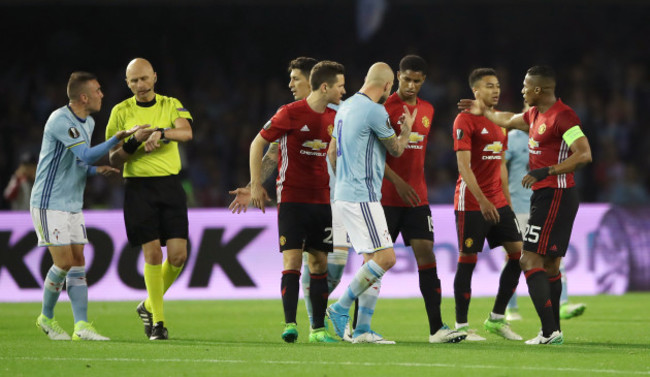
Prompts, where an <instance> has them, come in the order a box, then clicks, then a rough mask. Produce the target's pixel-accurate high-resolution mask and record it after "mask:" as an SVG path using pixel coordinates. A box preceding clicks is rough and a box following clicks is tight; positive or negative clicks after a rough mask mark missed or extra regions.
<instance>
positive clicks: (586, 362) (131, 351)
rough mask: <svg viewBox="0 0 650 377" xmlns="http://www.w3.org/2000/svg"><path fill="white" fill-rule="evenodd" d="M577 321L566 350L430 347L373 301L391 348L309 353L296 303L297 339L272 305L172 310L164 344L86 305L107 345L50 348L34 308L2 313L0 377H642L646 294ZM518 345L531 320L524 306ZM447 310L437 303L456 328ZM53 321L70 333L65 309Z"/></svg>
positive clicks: (481, 305) (341, 347)
mask: <svg viewBox="0 0 650 377" xmlns="http://www.w3.org/2000/svg"><path fill="white" fill-rule="evenodd" d="M573 300H574V301H576V302H577V301H581V302H585V303H586V304H587V310H586V312H585V314H584V315H583V316H582V317H579V318H574V319H571V320H567V321H563V323H562V328H563V331H564V335H565V344H564V345H561V346H527V345H525V344H524V343H523V342H513V341H506V340H504V339H501V338H498V337H497V336H494V335H491V334H486V337H487V339H488V340H487V341H485V342H467V341H465V342H462V343H459V344H435V345H434V344H429V343H428V325H427V321H426V314H425V312H424V304H423V302H422V300H421V299H408V300H394V299H381V298H380V300H379V302H378V304H377V309H376V311H375V318H374V320H373V328H374V329H375V330H376V331H377V332H380V333H381V334H382V335H384V337H386V338H387V339H391V340H395V341H397V344H396V345H373V344H366V345H352V344H347V343H341V344H309V343H307V339H308V332H309V328H308V324H307V320H306V315H305V310H304V304H303V303H302V301H301V302H300V303H299V307H298V309H299V310H298V321H299V324H298V325H299V331H300V335H299V338H298V342H297V343H296V344H285V343H283V342H282V340H281V339H280V333H281V332H282V328H283V326H282V321H283V316H282V304H281V302H280V300H279V299H278V300H257V301H253V300H247V301H170V302H166V303H165V315H166V317H167V326H168V328H169V333H170V337H171V339H170V340H169V341H167V342H151V341H149V340H147V339H146V338H145V335H144V331H143V329H142V325H141V322H140V319H139V318H138V316H137V315H136V313H135V307H136V305H137V303H135V302H92V301H91V303H90V308H89V318H90V320H91V321H94V323H95V326H96V327H97V328H98V329H99V331H100V332H101V333H103V334H104V335H106V336H109V337H111V338H112V340H111V341H110V342H71V341H57V342H55V341H50V340H49V339H48V338H47V337H46V336H45V335H44V334H43V333H42V332H41V331H40V330H39V329H37V328H36V326H35V319H36V317H37V315H38V313H39V310H40V304H39V303H26V304H7V303H2V304H0V314H1V316H0V376H12V377H13V376H39V377H43V376H66V377H69V376H265V377H273V376H283V377H284V376H301V377H308V376H454V377H455V376H480V377H487V376H589V377H596V376H650V314H649V312H650V304H649V303H650V293H635V294H627V295H624V296H590V297H574V298H573ZM492 302H493V299H490V298H473V299H472V305H471V307H470V318H469V319H470V324H471V325H472V326H473V327H475V328H477V329H479V330H480V331H481V332H482V323H483V320H484V319H485V317H486V315H487V313H489V311H490V309H491V305H492ZM519 304H520V307H521V313H522V315H523V316H524V320H523V321H517V322H513V323H512V327H513V329H514V330H515V331H516V332H518V333H519V334H521V335H522V336H523V337H524V339H529V338H532V337H534V336H535V335H536V333H537V332H538V329H539V322H538V319H537V316H536V315H535V313H534V309H533V307H532V304H531V302H530V299H528V298H527V297H520V303H519ZM453 310H454V303H453V300H452V299H444V300H443V319H444V320H445V321H446V322H448V323H449V324H450V325H452V324H453V318H454V317H453ZM55 313H56V317H57V319H58V321H59V323H61V325H62V326H63V327H64V328H65V329H66V330H67V331H72V313H71V310H70V305H69V303H68V302H60V303H59V304H58V305H57V308H56V312H55Z"/></svg>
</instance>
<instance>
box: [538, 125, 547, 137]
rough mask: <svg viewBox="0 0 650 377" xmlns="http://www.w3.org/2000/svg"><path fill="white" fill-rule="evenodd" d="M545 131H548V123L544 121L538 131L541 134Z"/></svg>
mask: <svg viewBox="0 0 650 377" xmlns="http://www.w3.org/2000/svg"><path fill="white" fill-rule="evenodd" d="M544 132H546V124H545V123H542V125H541V126H539V128H538V129H537V133H538V134H540V135H541V134H543V133H544Z"/></svg>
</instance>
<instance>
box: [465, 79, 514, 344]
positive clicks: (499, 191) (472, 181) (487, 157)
mask: <svg viewBox="0 0 650 377" xmlns="http://www.w3.org/2000/svg"><path fill="white" fill-rule="evenodd" d="M469 85H470V87H471V88H472V91H473V92H474V97H475V98H476V101H477V102H480V103H481V104H482V106H483V107H485V108H489V109H491V110H493V109H494V106H496V104H497V103H498V101H499V95H500V92H501V90H500V86H499V80H498V78H497V75H496V72H495V71H494V70H493V69H491V68H478V69H475V70H474V71H472V73H471V74H470V75H469ZM453 135H454V150H455V151H456V157H457V161H458V173H459V176H458V181H457V183H456V195H455V197H454V209H455V214H456V231H457V234H458V249H459V252H460V255H459V258H458V267H457V270H456V276H455V278H454V297H455V301H456V329H457V330H461V331H463V330H464V331H469V334H468V336H467V340H485V338H483V337H482V336H480V335H478V334H476V333H475V332H474V331H473V330H469V324H468V321H467V312H468V311H469V303H470V299H471V293H472V289H471V281H472V274H473V272H474V268H475V267H476V261H477V259H478V258H477V256H478V253H479V252H481V251H482V249H483V244H484V243H485V239H487V241H488V244H489V246H490V248H495V247H497V246H499V245H502V246H503V247H504V249H505V250H506V252H507V253H508V262H507V264H506V267H505V268H504V269H503V271H502V273H501V278H500V279H499V288H498V292H497V296H496V299H495V302H494V307H493V309H492V312H491V313H490V314H489V317H488V318H487V320H486V321H485V322H484V327H485V329H486V330H487V331H488V332H491V333H494V334H497V335H500V336H502V337H504V338H505V339H509V340H521V339H522V338H521V336H519V335H518V334H516V333H515V332H513V331H512V330H511V329H510V325H509V324H508V323H507V322H506V321H505V310H506V305H507V304H508V301H509V300H510V297H511V296H512V293H513V292H514V291H515V289H516V288H517V285H518V283H519V276H520V275H521V268H520V267H519V258H520V256H521V250H522V242H521V234H520V233H519V228H518V226H517V220H516V217H515V214H514V212H513V211H512V208H511V207H510V205H509V201H510V198H509V193H508V178H507V170H506V167H505V159H504V154H505V149H506V148H507V136H506V133H505V132H504V130H503V129H502V128H500V127H499V126H497V125H496V124H494V123H493V122H491V121H490V120H489V119H488V118H486V117H484V116H481V115H474V114H471V113H469V112H461V113H460V114H458V116H457V117H456V120H455V121H454V130H453Z"/></svg>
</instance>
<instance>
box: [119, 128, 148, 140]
mask: <svg viewBox="0 0 650 377" xmlns="http://www.w3.org/2000/svg"><path fill="white" fill-rule="evenodd" d="M142 127H145V126H133V127H131V129H128V130H123V131H117V132H116V133H115V137H116V138H117V140H123V139H125V138H127V137H129V136H131V135H133V134H134V133H135V132H136V131H138V130H139V129H141V128H142Z"/></svg>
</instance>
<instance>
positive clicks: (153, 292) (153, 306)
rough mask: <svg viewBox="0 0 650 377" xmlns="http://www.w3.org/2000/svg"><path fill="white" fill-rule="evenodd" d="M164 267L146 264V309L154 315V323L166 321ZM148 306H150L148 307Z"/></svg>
mask: <svg viewBox="0 0 650 377" xmlns="http://www.w3.org/2000/svg"><path fill="white" fill-rule="evenodd" d="M162 271H163V266H162V265H161V264H156V265H153V264H149V263H145V264H144V284H145V285H146V286H147V294H148V295H149V297H147V300H146V301H145V307H146V308H147V310H149V311H150V312H151V313H152V314H153V322H154V324H155V323H158V322H160V321H165V315H164V314H163V293H164V288H163V273H162ZM147 304H148V305H147Z"/></svg>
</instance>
